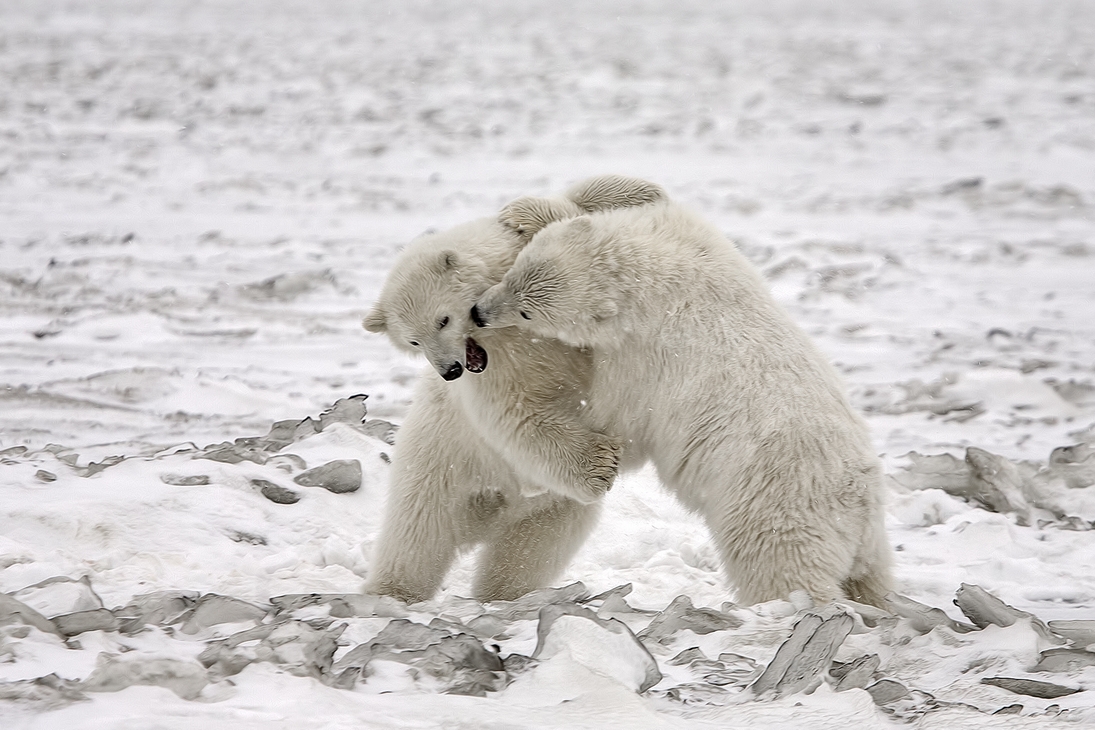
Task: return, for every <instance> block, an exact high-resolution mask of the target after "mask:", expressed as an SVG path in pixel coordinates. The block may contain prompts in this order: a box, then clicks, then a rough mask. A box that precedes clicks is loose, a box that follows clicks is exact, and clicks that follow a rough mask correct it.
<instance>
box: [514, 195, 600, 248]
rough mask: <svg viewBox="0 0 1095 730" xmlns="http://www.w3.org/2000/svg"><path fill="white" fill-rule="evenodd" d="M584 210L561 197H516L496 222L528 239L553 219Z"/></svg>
mask: <svg viewBox="0 0 1095 730" xmlns="http://www.w3.org/2000/svg"><path fill="white" fill-rule="evenodd" d="M582 213H584V211H583V210H582V209H581V208H579V207H578V205H577V204H576V203H574V202H572V201H570V200H566V199H563V198H534V197H531V196H526V197H523V198H518V199H517V200H515V201H513V202H512V203H510V204H509V205H507V206H506V207H505V208H502V212H501V213H499V214H498V222H499V223H501V224H502V225H503V226H505V227H506V228H508V229H510V230H511V231H513V232H514V233H516V234H517V235H518V236H521V237H522V238H525V239H529V238H532V237H533V236H535V235H536V234H537V233H539V232H540V231H541V230H543V229H544V228H546V227H547V226H548V225H549V224H551V223H554V222H555V221H561V220H566V219H567V218H573V217H575V216H579V215H582Z"/></svg>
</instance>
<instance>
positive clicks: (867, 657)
mask: <svg viewBox="0 0 1095 730" xmlns="http://www.w3.org/2000/svg"><path fill="white" fill-rule="evenodd" d="M879 662H880V659H879V657H878V654H864V655H863V656H861V657H859V658H858V659H853V660H852V661H850V662H847V663H842V662H833V664H832V667H831V668H830V669H829V676H831V677H832V678H833V679H834V680H836V682H835V683H834V684H833V689H835V690H836V691H837V692H843V691H844V690H847V689H865V688H866V687H867V685H868V684H870V683H871V680H872V679H874V675H875V672H877V671H878V665H879Z"/></svg>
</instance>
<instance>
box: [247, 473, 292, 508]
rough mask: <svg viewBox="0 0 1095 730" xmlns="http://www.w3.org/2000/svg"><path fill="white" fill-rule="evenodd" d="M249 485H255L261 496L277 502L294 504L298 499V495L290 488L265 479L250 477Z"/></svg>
mask: <svg viewBox="0 0 1095 730" xmlns="http://www.w3.org/2000/svg"><path fill="white" fill-rule="evenodd" d="M251 486H253V487H257V488H258V490H259V491H260V492H262V496H264V497H266V498H267V499H268V500H270V501H271V502H275V503H277V504H296V503H297V502H299V501H300V495H299V494H297V493H296V492H294V491H293V490H292V489H286V488H285V487H282V486H279V485H277V484H274V483H273V482H271V481H267V480H266V479H252V480H251Z"/></svg>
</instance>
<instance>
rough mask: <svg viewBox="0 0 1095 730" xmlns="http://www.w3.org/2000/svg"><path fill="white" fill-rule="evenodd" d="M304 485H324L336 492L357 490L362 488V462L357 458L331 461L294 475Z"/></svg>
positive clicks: (343, 492) (323, 486)
mask: <svg viewBox="0 0 1095 730" xmlns="http://www.w3.org/2000/svg"><path fill="white" fill-rule="evenodd" d="M293 481H294V482H296V483H297V484H299V485H301V486H303V487H322V488H324V489H326V490H327V491H328V492H333V493H334V494H345V493H347V492H356V491H357V490H358V489H360V488H361V462H360V461H358V460H357V459H340V460H337V461H330V462H327V463H326V464H323V465H322V466H317V467H315V468H313V469H309V470H308V471H305V472H302V473H300V474H298V475H297V476H295V477H293Z"/></svg>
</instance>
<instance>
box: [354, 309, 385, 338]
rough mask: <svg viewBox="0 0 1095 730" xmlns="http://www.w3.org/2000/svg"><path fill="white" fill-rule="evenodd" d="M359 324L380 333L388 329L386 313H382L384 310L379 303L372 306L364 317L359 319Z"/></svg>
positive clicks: (370, 330)
mask: <svg viewBox="0 0 1095 730" xmlns="http://www.w3.org/2000/svg"><path fill="white" fill-rule="evenodd" d="M361 326H362V327H364V328H365V329H367V330H368V331H369V332H376V333H377V334H381V333H383V332H387V331H388V315H386V314H385V313H384V310H383V309H381V308H380V306H379V305H377V306H375V307H373V308H372V310H371V311H370V312H369V313H368V314H366V315H365V319H363V320H361Z"/></svg>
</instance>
